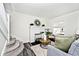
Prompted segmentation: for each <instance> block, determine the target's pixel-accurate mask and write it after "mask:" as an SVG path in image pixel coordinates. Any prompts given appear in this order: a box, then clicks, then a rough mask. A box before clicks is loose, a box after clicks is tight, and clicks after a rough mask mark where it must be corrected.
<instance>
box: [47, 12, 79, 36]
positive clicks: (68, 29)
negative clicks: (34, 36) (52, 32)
mask: <svg viewBox="0 0 79 59" xmlns="http://www.w3.org/2000/svg"><path fill="white" fill-rule="evenodd" d="M78 16H79V11H76V12H72V13H69V14H65V15H62V16H58V17H56V18H54V19H50V20H48V24H47V25H48V26H49V27H51V29H52V28H53V27H54V26H53V25H57V26H59V27H64V32H65V35H72V34H74V33H75V32H76V30H77V28H78V20H79V19H78V18H79V17H78ZM61 22H63V23H62V24H60V23H61Z"/></svg>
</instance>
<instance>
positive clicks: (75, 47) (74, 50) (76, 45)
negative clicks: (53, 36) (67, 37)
mask: <svg viewBox="0 0 79 59" xmlns="http://www.w3.org/2000/svg"><path fill="white" fill-rule="evenodd" d="M47 55H48V56H79V39H78V40H75V41H74V42H73V43H72V44H71V46H70V48H69V50H68V53H66V52H64V51H61V50H60V49H58V48H56V47H54V46H51V45H49V46H48V50H47Z"/></svg>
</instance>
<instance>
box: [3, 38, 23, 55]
mask: <svg viewBox="0 0 79 59" xmlns="http://www.w3.org/2000/svg"><path fill="white" fill-rule="evenodd" d="M23 49H24V45H23V42H21V41H19V40H16V38H12V39H11V40H10V42H9V43H8V44H7V45H6V49H5V52H4V56H17V55H19V54H20V53H21V52H22V51H23Z"/></svg>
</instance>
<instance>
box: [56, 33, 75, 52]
mask: <svg viewBox="0 0 79 59" xmlns="http://www.w3.org/2000/svg"><path fill="white" fill-rule="evenodd" d="M55 39H56V41H55V47H56V48H58V49H60V50H63V51H65V52H67V51H68V50H69V48H70V45H71V44H72V42H73V41H74V40H75V36H64V35H59V36H56V37H55Z"/></svg>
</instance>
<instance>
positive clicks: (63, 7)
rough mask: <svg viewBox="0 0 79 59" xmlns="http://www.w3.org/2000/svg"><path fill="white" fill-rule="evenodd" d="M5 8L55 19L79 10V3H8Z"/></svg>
mask: <svg viewBox="0 0 79 59" xmlns="http://www.w3.org/2000/svg"><path fill="white" fill-rule="evenodd" d="M5 7H6V8H7V9H10V10H12V11H17V12H21V13H25V14H29V15H33V16H38V17H45V18H54V17H57V16H60V15H63V14H66V13H70V12H74V11H77V10H79V3H11V4H10V3H6V4H5Z"/></svg>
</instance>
